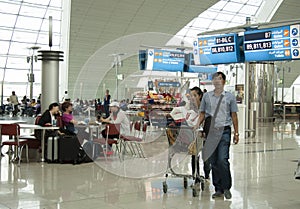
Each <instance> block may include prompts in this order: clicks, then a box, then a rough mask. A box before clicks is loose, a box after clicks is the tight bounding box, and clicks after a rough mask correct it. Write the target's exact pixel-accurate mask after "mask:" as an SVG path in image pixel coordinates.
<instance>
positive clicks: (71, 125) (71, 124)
mask: <svg viewBox="0 0 300 209" xmlns="http://www.w3.org/2000/svg"><path fill="white" fill-rule="evenodd" d="M61 108H62V111H63V115H62V122H63V125H64V127H65V133H66V134H70V135H76V134H77V133H78V130H77V129H76V128H75V124H77V121H76V120H75V119H74V117H73V114H72V110H73V105H72V103H71V102H68V101H67V102H64V103H62V105H61Z"/></svg>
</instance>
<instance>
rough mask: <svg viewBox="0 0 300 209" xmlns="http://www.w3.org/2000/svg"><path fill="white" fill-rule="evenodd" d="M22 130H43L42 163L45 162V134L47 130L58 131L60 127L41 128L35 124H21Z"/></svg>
mask: <svg viewBox="0 0 300 209" xmlns="http://www.w3.org/2000/svg"><path fill="white" fill-rule="evenodd" d="M19 125H20V128H21V129H31V130H42V139H41V146H42V157H41V162H45V133H46V130H58V129H59V127H57V126H40V125H34V124H19Z"/></svg>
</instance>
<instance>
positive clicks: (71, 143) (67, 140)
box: [58, 135, 81, 164]
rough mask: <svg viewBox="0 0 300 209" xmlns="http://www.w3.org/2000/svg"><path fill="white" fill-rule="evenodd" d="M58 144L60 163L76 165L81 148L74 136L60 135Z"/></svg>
mask: <svg viewBox="0 0 300 209" xmlns="http://www.w3.org/2000/svg"><path fill="white" fill-rule="evenodd" d="M58 144H59V162H60V163H73V164H76V163H78V161H79V152H80V148H81V146H80V143H79V141H78V138H77V136H76V135H62V136H60V137H59V141H58Z"/></svg>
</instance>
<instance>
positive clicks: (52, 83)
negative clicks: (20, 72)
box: [38, 50, 64, 112]
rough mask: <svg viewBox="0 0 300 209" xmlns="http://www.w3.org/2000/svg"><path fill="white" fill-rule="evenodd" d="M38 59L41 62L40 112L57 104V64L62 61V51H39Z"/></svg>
mask: <svg viewBox="0 0 300 209" xmlns="http://www.w3.org/2000/svg"><path fill="white" fill-rule="evenodd" d="M38 53H39V54H38V57H39V58H38V59H39V60H42V83H41V86H42V90H41V92H42V97H41V107H42V110H41V111H42V112H44V111H45V110H46V109H48V106H49V105H50V104H51V103H53V102H59V62H60V61H63V57H64V55H63V52H62V51H50V50H40V51H38Z"/></svg>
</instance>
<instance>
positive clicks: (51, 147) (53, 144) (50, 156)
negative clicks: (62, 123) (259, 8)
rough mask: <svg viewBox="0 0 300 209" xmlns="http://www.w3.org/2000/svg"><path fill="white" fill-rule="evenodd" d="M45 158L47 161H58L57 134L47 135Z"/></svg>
mask: <svg viewBox="0 0 300 209" xmlns="http://www.w3.org/2000/svg"><path fill="white" fill-rule="evenodd" d="M46 159H47V162H48V163H55V162H57V161H58V136H50V137H48V144H47V156H46Z"/></svg>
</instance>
